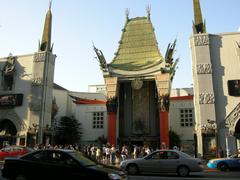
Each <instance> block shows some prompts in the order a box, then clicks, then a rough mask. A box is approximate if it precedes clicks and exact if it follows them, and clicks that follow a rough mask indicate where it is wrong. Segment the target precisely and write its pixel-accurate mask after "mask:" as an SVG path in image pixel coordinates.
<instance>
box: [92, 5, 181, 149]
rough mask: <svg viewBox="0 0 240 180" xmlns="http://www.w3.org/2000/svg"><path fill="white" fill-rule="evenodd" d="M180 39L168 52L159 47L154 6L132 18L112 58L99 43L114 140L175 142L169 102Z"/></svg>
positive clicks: (149, 142)
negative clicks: (152, 12)
mask: <svg viewBox="0 0 240 180" xmlns="http://www.w3.org/2000/svg"><path fill="white" fill-rule="evenodd" d="M175 45H176V41H175V42H174V43H173V44H169V46H168V49H167V52H166V55H165V58H164V57H163V56H162V55H161V53H160V51H159V49H158V43H157V41H156V37H155V33H154V28H153V25H152V22H151V18H150V8H147V16H146V17H136V18H131V19H130V18H129V11H128V10H127V11H126V23H125V26H124V28H123V29H122V36H121V40H120V41H119V47H118V50H117V52H116V53H115V57H114V58H113V60H112V62H111V63H109V64H108V63H107V62H106V60H105V58H104V55H103V53H102V51H101V50H99V49H97V48H96V47H94V50H95V52H96V54H97V58H98V60H99V63H100V67H101V69H102V72H103V77H104V80H105V84H106V89H107V99H108V101H107V111H108V141H109V143H111V144H116V143H118V144H123V143H132V144H139V145H143V144H144V143H146V144H151V145H153V146H155V147H156V146H158V147H159V146H160V143H165V144H167V145H168V144H169V137H168V107H169V92H170V89H171V82H172V79H173V76H174V73H175V67H176V64H177V61H174V59H173V53H174V50H175Z"/></svg>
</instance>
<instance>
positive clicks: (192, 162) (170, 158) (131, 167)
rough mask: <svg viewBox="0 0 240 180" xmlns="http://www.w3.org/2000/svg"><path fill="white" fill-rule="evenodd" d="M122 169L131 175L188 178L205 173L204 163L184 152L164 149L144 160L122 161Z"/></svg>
mask: <svg viewBox="0 0 240 180" xmlns="http://www.w3.org/2000/svg"><path fill="white" fill-rule="evenodd" d="M120 168H121V169H122V170H123V171H126V172H128V174H129V175H135V174H159V173H177V174H178V175H179V176H188V175H189V173H190V172H201V171H203V163H202V161H201V160H200V159H198V158H193V157H191V156H189V155H188V154H186V153H184V152H181V151H177V150H166V149H164V150H157V151H154V152H152V153H151V154H149V155H147V156H145V157H143V158H137V159H128V160H125V161H122V162H121V164H120Z"/></svg>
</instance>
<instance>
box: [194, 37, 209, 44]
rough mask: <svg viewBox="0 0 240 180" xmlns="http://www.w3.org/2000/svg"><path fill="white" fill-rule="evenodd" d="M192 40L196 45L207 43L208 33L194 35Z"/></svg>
mask: <svg viewBox="0 0 240 180" xmlns="http://www.w3.org/2000/svg"><path fill="white" fill-rule="evenodd" d="M194 42H195V45H196V46H206V45H209V37H208V35H198V36H194Z"/></svg>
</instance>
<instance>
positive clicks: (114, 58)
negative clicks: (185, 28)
mask: <svg viewBox="0 0 240 180" xmlns="http://www.w3.org/2000/svg"><path fill="white" fill-rule="evenodd" d="M126 14H127V21H126V22H125V24H124V27H123V29H122V34H121V38H120V41H119V43H118V49H117V51H116V52H115V53H114V57H113V60H112V62H110V63H109V65H111V64H112V63H114V62H115V60H116V57H117V56H118V54H119V50H120V45H121V42H122V40H123V36H124V32H125V31H126V27H127V25H128V23H129V22H130V21H134V20H140V19H146V20H148V21H149V22H150V24H151V27H152V29H153V31H154V27H153V25H152V22H151V19H150V18H148V17H146V16H137V17H134V18H129V10H127V13H126ZM154 39H155V40H156V44H155V45H156V46H157V49H158V54H159V55H160V56H162V55H161V53H160V50H159V47H158V42H157V39H156V35H155V33H154Z"/></svg>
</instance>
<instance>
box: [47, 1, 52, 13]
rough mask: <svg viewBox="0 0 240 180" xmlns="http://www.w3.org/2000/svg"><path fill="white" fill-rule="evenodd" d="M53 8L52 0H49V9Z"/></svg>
mask: <svg viewBox="0 0 240 180" xmlns="http://www.w3.org/2000/svg"><path fill="white" fill-rule="evenodd" d="M51 8H52V0H50V1H49V8H48V9H49V10H50V11H51Z"/></svg>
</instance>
